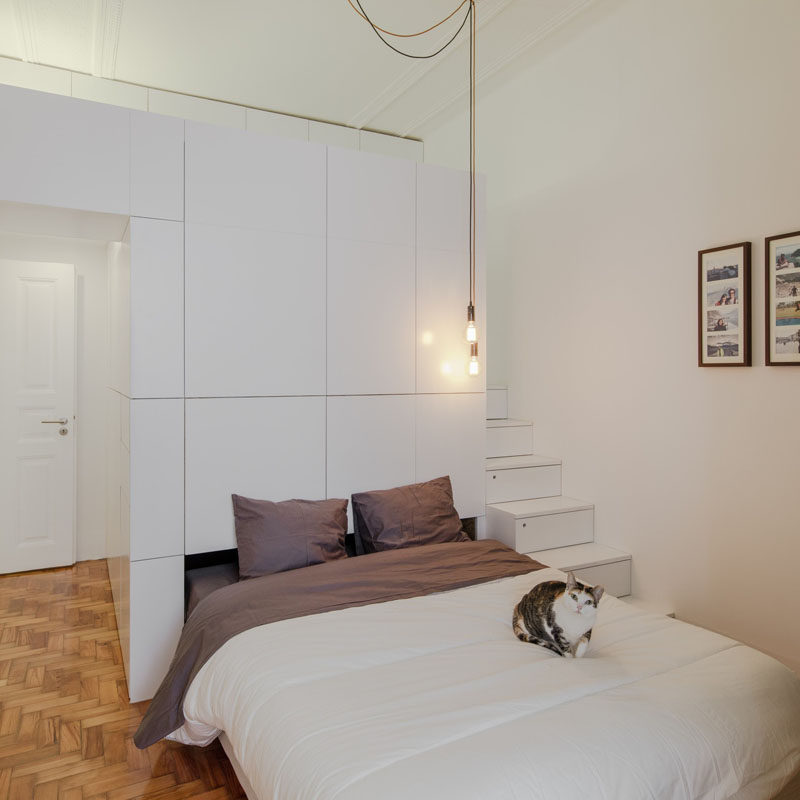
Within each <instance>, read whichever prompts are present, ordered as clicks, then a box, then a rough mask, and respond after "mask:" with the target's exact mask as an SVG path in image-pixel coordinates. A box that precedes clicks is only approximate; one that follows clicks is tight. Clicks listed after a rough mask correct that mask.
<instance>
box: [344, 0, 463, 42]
mask: <svg viewBox="0 0 800 800" xmlns="http://www.w3.org/2000/svg"><path fill="white" fill-rule="evenodd" d="M470 1H471V0H463V2H462V3H461V5H460V6H458V7H457V8H455V9H453V10H452V11H451V12H450V13H449V14H448V15H447V16H446V17H445V18H444V19H440V20H439V21H438V22H436V23H434V24H433V25H431V26H430V28H425V30H424V31H417V32H416V33H394V32H393V31H387V30H386V28H381V27H380V26H379V25H375V24H374V23H373V22H372V21H371V20H370V18H369V17H368V16H367V15H366V14H365V13H363V12H364V10H363V9H361V11H359V9H358V8H356V7H355V6H354V5H353V0H347V2H348V3H349V4H350V8H352V9H353V11H355V12H356V14H358V16H359V17H361V19H363V20H366V21H367V22H369V24H370V25H372V27H373V28H374V29H375V30H376V31H380V32H381V33H385V34H386V35H387V36H396V37H397V38H398V39H411V38H413V37H414V36H422V35H423V34H425V33H430V32H431V31H432V30H435V29H436V28H438V27H439V26H440V25H444V23H445V22H447V20H449V19H452V18H453V17H454V16H455V15H456V14H458V12H459V11H460V10H461V9H462V8H463V7H464V6H465V5H466V4H467V3H469V2H470ZM360 7H361V4H360V3H359V8H360Z"/></svg>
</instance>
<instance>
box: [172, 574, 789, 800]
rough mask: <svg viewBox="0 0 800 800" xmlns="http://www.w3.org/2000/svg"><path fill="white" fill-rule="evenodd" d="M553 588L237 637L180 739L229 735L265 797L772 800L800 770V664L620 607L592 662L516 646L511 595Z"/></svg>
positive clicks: (423, 600) (399, 605)
mask: <svg viewBox="0 0 800 800" xmlns="http://www.w3.org/2000/svg"><path fill="white" fill-rule="evenodd" d="M554 578H558V579H563V573H560V572H558V571H556V570H552V569H546V570H542V571H539V572H535V573H531V574H529V575H522V576H519V577H516V578H506V579H503V580H499V581H494V582H491V583H485V584H480V585H478V586H471V587H468V588H465V589H457V590H454V591H451V592H445V593H441V594H436V595H430V596H427V597H417V598H412V599H409V600H397V601H393V602H389V603H381V604H378V605H371V606H364V607H360V608H350V609H345V610H340V611H333V612H329V613H326V614H320V615H315V616H310V617H302V618H299V619H293V620H285V621H282V622H275V623H272V624H270V625H264V626H261V627H258V628H254V629H252V630H249V631H247V632H245V633H241V634H239V635H238V636H236V637H234V638H233V639H231V640H230V641H229V642H228V643H227V644H225V645H224V646H223V647H222V648H221V649H220V650H219V651H217V653H216V654H215V655H214V656H212V658H211V659H210V660H209V661H208V663H206V665H205V666H204V667H203V668H202V670H201V671H200V672H199V673H198V675H197V677H196V678H195V680H194V681H193V683H192V685H191V687H190V688H189V691H188V694H187V696H186V700H185V702H184V714H185V716H186V723H185V725H184V726H183V727H182V728H181V729H179V730H178V731H176V733H175V734H173V737H172V738H176V739H178V740H179V741H183V742H186V743H188V744H206V743H208V742H210V741H211V740H212V739H213V738H214V737H215V736H216V735H217V733H219V731H225V732H226V734H227V736H228V738H229V739H230V742H231V744H232V745H233V749H234V752H235V755H236V758H237V760H238V761H239V764H240V765H241V767H242V768H243V769H244V771H245V773H246V775H247V778H248V779H249V782H250V784H251V785H252V788H253V790H254V791H255V792H256V794H257V797H258V800H279V799H280V800H283V799H284V798H285V799H287V800H303V799H304V798H320V799H323V798H324V800H331V799H332V798H340V799H344V798H347V799H348V800H350V799H352V798H365V799H366V798H369V799H370V800H390V799H391V798H413V800H424V798H459V800H466V799H467V798H482V799H484V798H498V799H499V798H519V799H522V798H525V799H526V800H529V799H533V798H536V799H538V798H542V800H544V799H545V798H546V800H628V798H630V800H639V798H642V799H643V800H644V799H645V798H647V799H651V798H652V799H653V800H670V799H671V798H675V800H686V798H703V799H704V800H712V798H713V799H714V800H722V798H731V797H735V798H737V800H751V799H752V800H762V799H763V798H769V797H771V796H772V795H773V794H774V793H775V792H777V791H778V790H779V789H780V787H781V786H782V785H783V784H784V783H785V782H786V781H787V780H788V778H789V776H791V775H792V774H793V773H795V772H796V771H797V770H798V769H800V679H798V677H797V676H796V675H795V674H794V673H792V672H791V671H789V670H788V669H787V668H785V667H783V666H782V665H781V664H779V663H778V662H776V661H774V660H773V659H771V658H769V657H768V656H765V655H763V654H761V653H759V652H757V651H756V650H752V649H751V648H748V647H745V646H743V645H740V644H738V643H737V642H735V641H733V640H731V639H727V638H725V637H723V636H719V635H717V634H714V633H710V632H709V631H706V630H703V629H701V628H696V627H693V626H691V625H687V624H685V623H681V622H676V621H675V620H672V619H669V618H667V617H661V616H656V615H652V614H647V613H644V612H642V611H639V610H637V609H634V608H633V607H632V606H629V605H626V604H625V603H624V602H622V601H620V600H617V599H615V598H613V597H604V598H603V600H602V602H601V604H600V609H599V612H598V621H597V624H596V626H595V629H594V633H593V636H592V641H591V646H590V648H589V651H588V653H587V655H586V656H585V657H584V658H583V659H577V660H572V659H563V658H559V657H558V656H556V655H554V654H552V653H550V652H548V651H546V650H544V649H542V648H539V647H537V646H535V645H531V644H527V643H523V642H520V641H518V640H517V639H516V638H514V636H513V634H512V632H511V612H512V609H513V607H514V604H515V603H516V602H517V601H518V600H519V598H520V597H521V596H522V595H523V594H524V593H525V592H526V591H528V590H529V589H530V587H531V586H532V585H533V584H534V583H537V582H539V581H543V580H553V579H554ZM252 800H256V799H255V798H253V799H252Z"/></svg>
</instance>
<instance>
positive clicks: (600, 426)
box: [424, 0, 800, 670]
mask: <svg viewBox="0 0 800 800" xmlns="http://www.w3.org/2000/svg"><path fill="white" fill-rule="evenodd" d="M799 28H800V4H798V3H797V2H796V0H770V2H759V3H756V2H752V0H702V1H700V0H672V2H669V3H665V2H662V1H661V0H604V1H602V2H597V3H596V4H594V5H593V6H592V7H591V8H590V9H589V10H588V11H587V12H585V13H584V14H583V15H582V16H581V17H579V18H578V19H577V20H576V21H575V22H574V23H573V24H572V25H570V26H568V27H567V28H565V29H562V30H561V31H559V32H557V33H556V34H554V35H553V36H551V37H550V38H549V39H548V40H547V41H545V42H544V43H543V44H542V45H540V47H539V48H538V49H537V50H536V51H535V52H532V53H529V54H527V55H526V56H525V57H524V58H522V59H519V60H518V61H517V62H515V63H514V65H513V66H511V67H510V68H509V69H507V70H505V71H504V72H503V73H500V74H499V75H497V76H495V78H493V79H492V80H491V81H490V83H489V85H488V86H486V87H482V88H481V91H480V93H479V119H478V131H479V158H478V161H479V168H480V169H481V170H482V171H485V172H486V173H487V174H488V178H489V185H490V193H489V225H490V234H489V266H488V280H489V326H490V336H489V380H490V382H495V381H502V380H504V379H508V380H509V382H510V385H511V387H512V393H511V403H512V407H511V412H512V414H514V415H515V416H523V417H530V418H532V419H534V421H535V425H536V443H537V450H538V451H539V452H544V453H552V454H555V455H559V456H562V457H563V458H564V460H565V470H564V490H565V492H567V493H569V494H575V495H578V496H580V497H585V498H588V499H591V500H593V501H594V502H595V503H596V504H597V538H598V539H599V540H600V541H603V542H606V543H608V544H611V545H617V546H620V547H622V548H626V549H629V550H630V551H631V552H632V553H633V564H634V576H633V577H634V594H636V595H639V596H641V597H643V598H652V599H654V600H664V601H667V602H669V603H670V604H671V605H672V606H673V607H674V609H675V610H676V611H677V614H678V616H679V617H680V618H682V619H685V620H689V621H693V622H696V623H698V624H700V625H703V626H706V627H709V628H712V629H716V630H719V631H722V632H724V633H726V634H729V635H731V636H734V637H736V638H739V639H742V640H744V641H745V642H748V643H750V644H752V645H754V646H756V647H758V648H761V649H763V650H765V651H767V652H769V653H772V654H775V655H777V656H779V657H780V658H782V659H783V660H784V661H785V662H786V663H787V664H790V665H792V666H793V667H794V668H795V669H798V670H800V625H798V610H799V608H800V604H799V603H798V600H797V589H796V583H797V564H798V563H800V536H799V535H798V533H800V524H799V523H798V511H797V508H798V507H797V490H796V475H797V468H798V467H797V453H798V445H800V428H798V425H797V419H796V417H797V415H796V408H797V400H798V398H800V368H791V367H788V368H775V367H765V366H764V355H763V352H764V333H763V320H764V309H763V302H764V295H763V285H762V284H763V279H764V272H763V270H764V266H763V259H764V248H763V238H764V237H765V236H769V235H772V234H776V233H782V232H786V231H792V230H797V229H798V228H800V194H798V186H800V158H798V131H800V103H798V99H797V58H798V57H800V54H798V48H797V30H798V29H799ZM465 130H466V122H465V120H464V118H463V117H458V118H454V119H450V120H446V121H440V124H439V127H438V128H437V129H435V130H431V131H427V132H425V136H424V138H425V147H426V158H427V159H428V160H432V161H437V160H438V161H440V162H443V163H453V155H452V154H456V155H457V160H456V165H459V166H463V164H464V161H463V159H462V158H461V154H462V153H463V154H465V153H466V148H465V146H464V139H463V133H464V132H465ZM741 240H752V241H753V245H754V246H753V260H754V269H753V278H754V280H753V302H754V305H753V311H754V314H753V320H754V325H753V331H754V335H753V350H754V354H755V359H754V366H753V367H751V368H739V369H734V368H731V369H699V368H698V367H697V366H696V358H697V355H696V353H697V342H696V337H697V311H696V303H697V272H696V270H697V266H696V262H697V251H698V250H699V249H702V248H707V247H712V246H715V245H721V244H726V243H729V242H736V241H741ZM504 320H505V321H506V324H504V322H503V321H504Z"/></svg>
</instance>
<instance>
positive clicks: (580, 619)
mask: <svg viewBox="0 0 800 800" xmlns="http://www.w3.org/2000/svg"><path fill="white" fill-rule="evenodd" d="M604 591H605V589H604V588H603V587H602V586H589V585H588V584H585V583H582V582H581V581H579V580H576V578H575V575H574V574H573V573H572V572H568V573H567V582H566V583H564V581H545V582H544V583H539V584H537V585H536V586H534V587H533V589H531V590H530V591H529V592H528V593H527V594H526V595H525V596H524V597H523V598H522V600H520V601H519V603H517V605H516V606H515V608H514V616H513V619H512V624H513V629H514V633H515V634H516V636H517V638H518V639H521V640H522V641H523V642H531V643H532V644H538V645H541V646H542V647H546V648H547V649H548V650H552V651H553V652H554V653H557V654H558V655H560V656H564V657H565V658H581V657H582V656H583V654H584V653H585V652H586V649H587V648H588V647H589V639H591V638H592V628H593V626H594V622H595V619H596V618H597V605H598V603H599V602H600V598H601V597H602V596H603V592H604Z"/></svg>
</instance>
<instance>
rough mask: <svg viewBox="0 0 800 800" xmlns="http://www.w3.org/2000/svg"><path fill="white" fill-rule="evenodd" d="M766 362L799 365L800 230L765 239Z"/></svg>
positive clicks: (775, 365) (777, 364)
mask: <svg viewBox="0 0 800 800" xmlns="http://www.w3.org/2000/svg"><path fill="white" fill-rule="evenodd" d="M764 276H765V279H766V287H765V292H764V298H765V302H766V314H765V319H766V325H767V330H766V363H767V366H768V367H789V366H798V365H800V231H794V232H792V233H780V234H777V235H776V236H769V237H767V238H766V239H764Z"/></svg>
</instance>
